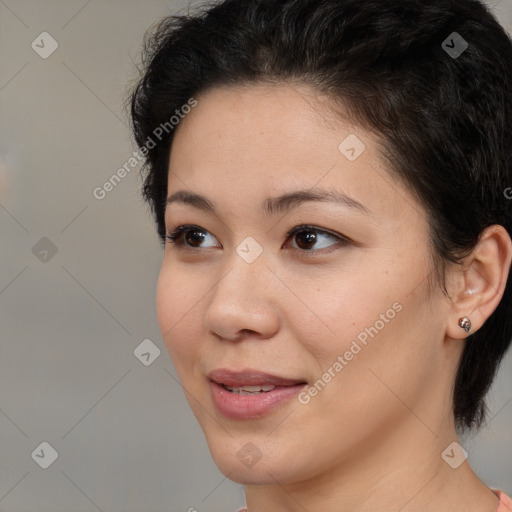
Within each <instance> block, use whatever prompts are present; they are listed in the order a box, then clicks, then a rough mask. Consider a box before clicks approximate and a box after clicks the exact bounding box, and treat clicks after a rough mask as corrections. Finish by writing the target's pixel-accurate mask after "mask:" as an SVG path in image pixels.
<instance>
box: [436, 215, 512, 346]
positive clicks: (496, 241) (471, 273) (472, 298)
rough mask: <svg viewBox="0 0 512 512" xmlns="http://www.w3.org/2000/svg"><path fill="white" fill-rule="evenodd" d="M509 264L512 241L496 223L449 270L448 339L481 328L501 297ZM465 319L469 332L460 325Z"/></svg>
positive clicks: (465, 335) (456, 337)
mask: <svg viewBox="0 0 512 512" xmlns="http://www.w3.org/2000/svg"><path fill="white" fill-rule="evenodd" d="M511 261H512V241H511V239H510V236H509V235H508V233H507V231H506V229H505V228H504V227H503V226H500V225H497V224H495V225H493V226H489V227H487V228H486V229H484V230H483V231H482V234H481V236H480V239H479V242H478V244H477V245H476V247H475V248H474V249H473V251H472V252H471V254H469V255H468V256H466V258H464V260H463V262H462V264H461V265H459V266H457V268H456V269H455V270H453V271H451V276H450V278H451V283H452V287H451V288H452V291H453V295H451V311H450V314H449V315H448V318H447V321H448V325H447V326H446V334H447V336H449V337H450V338H453V339H464V338H467V337H468V336H469V335H471V334H473V333H474V332H476V331H477V330H478V329H480V327H482V325H483V324H484V323H485V321H486V320H487V319H488V318H489V317H490V316H491V314H492V313H493V311H494V310H495V309H496V308H497V307H498V304H499V303H500V301H501V298H502V297H503V293H504V291H505V286H506V284H507V279H508V275H509V272H510V264H511ZM464 316H467V317H468V318H469V319H470V320H471V329H470V331H469V332H466V331H465V330H464V329H463V328H461V327H460V326H459V319H460V318H461V317H464Z"/></svg>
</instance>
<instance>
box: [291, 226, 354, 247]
mask: <svg viewBox="0 0 512 512" xmlns="http://www.w3.org/2000/svg"><path fill="white" fill-rule="evenodd" d="M290 237H292V239H293V240H294V241H296V245H297V249H298V250H300V251H302V252H320V251H318V249H325V248H326V247H333V246H338V247H339V246H344V245H348V244H349V243H350V241H349V240H348V239H347V238H345V237H343V236H341V235H338V234H334V233H329V232H328V231H325V230H324V229H320V228H318V227H317V226H309V225H304V226H297V227H295V228H293V229H291V230H290V231H288V233H287V235H286V238H287V239H288V238H290ZM329 238H330V239H331V240H335V242H336V243H334V244H332V243H331V244H329V243H325V242H324V243H322V244H320V246H318V245H317V246H316V249H317V250H314V251H311V250H310V249H311V248H312V246H313V247H314V245H315V244H316V243H317V242H318V241H319V240H320V241H321V240H322V239H323V240H327V239H329ZM327 252H330V251H327Z"/></svg>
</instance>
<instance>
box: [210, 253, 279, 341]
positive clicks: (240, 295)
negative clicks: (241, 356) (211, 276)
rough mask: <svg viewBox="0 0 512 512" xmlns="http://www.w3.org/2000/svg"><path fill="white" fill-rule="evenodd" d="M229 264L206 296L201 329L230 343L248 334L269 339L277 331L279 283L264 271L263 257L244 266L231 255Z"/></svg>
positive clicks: (238, 257)
mask: <svg viewBox="0 0 512 512" xmlns="http://www.w3.org/2000/svg"><path fill="white" fill-rule="evenodd" d="M229 263H230V264H229V265H228V269H227V270H225V268H224V272H223V273H222V276H221V277H220V278H219V280H218V281H217V283H216V284H215V285H214V287H213V289H212V291H211V293H210V294H208V297H209V299H210V301H209V303H208V305H207V307H206V311H205V316H204V327H205V329H206V330H207V332H210V333H214V334H216V335H217V336H219V337H220V338H221V339H224V340H230V341H238V340H240V339H242V338H244V337H247V335H248V333H249V334H250V335H251V336H253V337H260V338H270V337H272V336H273V335H274V334H275V333H276V332H277V330H278V328H279V315H278V305H279V302H278V301H279V295H280V294H279V290H277V287H278V283H279V281H278V280H277V279H276V277H275V276H274V275H273V273H272V272H271V270H270V269H269V268H268V267H267V265H266V260H265V258H264V254H261V255H260V256H259V257H258V258H257V260H256V261H253V262H252V263H247V262H246V261H244V260H243V259H242V258H241V257H240V256H239V255H238V254H236V253H235V254H234V255H233V257H232V258H231V259H230V262H229ZM281 293H282V291H281Z"/></svg>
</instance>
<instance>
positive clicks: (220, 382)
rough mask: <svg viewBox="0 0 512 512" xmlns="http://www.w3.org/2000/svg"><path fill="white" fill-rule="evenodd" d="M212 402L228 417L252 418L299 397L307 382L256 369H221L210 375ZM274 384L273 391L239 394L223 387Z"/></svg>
mask: <svg viewBox="0 0 512 512" xmlns="http://www.w3.org/2000/svg"><path fill="white" fill-rule="evenodd" d="M208 378H209V379H210V382H209V385H210V391H211V395H212V400H213V403H214V404H215V407H216V408H217V410H218V411H219V412H220V413H221V414H222V415H223V416H225V417H227V418H229V419H234V420H249V419H254V418H260V417H262V416H265V415H266V414H269V413H270V412H271V411H273V410H274V409H276V408H278V407H283V406H284V405H285V403H286V402H289V401H290V400H291V398H293V397H294V396H296V395H297V394H298V393H299V392H300V391H301V390H302V389H303V388H304V387H305V386H307V385H308V384H307V383H306V382H305V381H304V380H300V379H289V378H284V377H279V376H277V375H272V374H269V373H266V372H260V371H257V370H244V371H238V372H237V371H233V370H229V369H227V368H220V369H218V370H214V371H213V372H210V373H209V374H208ZM264 384H272V385H274V386H276V387H275V388H274V389H273V390H272V391H267V392H264V393H254V394H253V395H240V394H237V393H232V392H231V391H228V390H227V389H225V388H224V385H226V386H229V387H241V386H257V385H264Z"/></svg>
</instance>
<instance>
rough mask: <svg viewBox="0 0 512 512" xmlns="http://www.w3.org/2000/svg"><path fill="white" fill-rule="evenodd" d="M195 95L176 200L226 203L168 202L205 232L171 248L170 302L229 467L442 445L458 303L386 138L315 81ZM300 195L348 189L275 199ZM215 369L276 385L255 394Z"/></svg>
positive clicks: (270, 469) (181, 351)
mask: <svg viewBox="0 0 512 512" xmlns="http://www.w3.org/2000/svg"><path fill="white" fill-rule="evenodd" d="M197 101H198V104H197V106H196V107H195V108H193V109H192V111H191V112H190V113H189V114H188V115H187V116H186V118H185V119H184V120H183V121H181V123H180V125H179V127H178V128H177V131H176V134H175V139H174V142H173V146H172V151H171V156H170V167H169V168H170V173H169V181H168V197H170V196H172V195H173V194H175V193H176V192H178V191H184V192H186V193H187V194H197V195H200V196H203V197H204V198H206V199H207V200H208V202H209V203H211V204H212V205H213V206H214V211H213V210H207V209H206V208H204V206H205V203H204V202H203V203H201V202H197V201H196V202H195V204H193V203H190V202H187V201H183V200H175V201H172V202H170V203H169V204H168V205H167V209H166V215H165V222H166V227H167V231H168V232H169V233H171V232H173V231H174V230H175V229H176V228H177V227H178V226H182V225H185V224H188V225H190V224H192V225H193V226H195V227H192V228H189V230H190V231H189V232H188V233H185V234H182V236H180V237H179V238H178V242H181V245H180V244H179V243H178V244H174V243H173V244H171V243H167V244H166V248H165V253H164V256H163V263H162V268H161V273H160V276H159V280H158V290H157V310H158V320H159V326H160V329H161V332H162V336H163V339H164V341H165V343H166V345H167V348H168V350H169V353H170V355H171V357H172V360H173V362H174V365H175V367H176V370H177V373H178V376H179V378H180V380H181V383H182V385H183V388H184V390H185V392H186V396H187V399H188V401H189V403H190V407H191V408H192V410H193V412H194V415H195V416H196V418H197V420H198V421H199V423H200V425H201V427H202V429H203V431H204V433H205V436H206V440H207V442H208V445H209V448H210V451H211V453H212V456H213V458H214V460H215V463H216V464H217V466H218V467H219V469H220V470H221V471H222V472H223V473H224V474H225V475H227V476H229V478H230V479H232V480H234V481H237V482H240V483H243V484H251V483H269V484H274V483H276V482H280V483H281V484H285V483H293V482H299V481H304V480H306V479H311V478H315V477H319V478H321V477H322V475H327V474H329V475H331V476H334V475H336V473H337V472H342V471H343V470H344V469H343V468H347V467H350V468H354V467H355V463H356V462H358V461H361V460H363V459H364V457H366V456H372V457H373V460H374V463H375V464H377V465H378V464H379V461H381V460H382V461H383V460H386V458H387V457H388V456H390V453H381V451H379V446H381V443H382V442H383V440H384V439H386V440H387V441H388V442H387V448H386V449H387V450H390V449H394V450H397V452H395V456H397V455H398V454H399V450H400V443H401V442H402V441H403V440H404V439H410V437H409V436H415V439H416V440H417V442H418V443H420V444H421V443H431V442H432V440H433V439H434V436H433V435H432V430H431V428H429V425H430V426H431V427H432V428H434V429H435V428H437V427H438V426H439V425H440V424H441V423H442V421H443V418H444V417H445V415H446V414H448V413H449V412H450V405H451V404H450V403H449V402H448V398H449V397H448V396H447V395H446V389H447V387H448V385H447V383H448V382H449V380H450V379H451V378H452V375H451V374H450V373H449V372H448V371H447V368H448V366H449V364H448V363H447V362H446V360H445V359H446V353H445V352H443V350H441V349H442V348H443V345H445V344H444V343H443V341H444V337H445V327H446V325H445V324H446V313H447V311H448V309H447V308H448V302H447V301H446V300H445V299H443V298H442V296H441V295H440V292H439V294H438V292H437V291H435V293H434V295H433V297H432V298H431V299H430V300H428V296H427V290H428V277H429V274H431V270H432V268H431V263H430V258H429V256H428V254H429V253H428V240H429V239H428V228H427V221H426V216H425V213H424V211H423V210H422V209H421V207H420V206H419V204H418V203H417V202H416V200H415V199H413V197H412V195H411V194H410V193H409V192H408V191H407V190H406V189H404V188H402V187H401V186H400V185H399V184H398V183H397V182H396V181H395V180H394V179H392V178H391V176H390V175H389V174H388V173H387V172H386V171H385V169H384V164H383V163H382V159H380V158H379V153H378V150H377V142H376V139H375V137H374V136H372V135H371V134H370V133H369V132H366V131H364V130H363V129H361V128H360V127H358V126H354V125H351V124H348V123H346V122H343V120H338V121H335V120H334V117H333V116H332V115H329V114H328V111H327V107H326V106H325V104H323V103H321V102H320V99H319V98H318V97H316V96H315V95H314V93H313V91H312V90H310V89H308V88H306V87H305V86H302V87H300V88H298V87H292V86H285V85H282V86H277V85H263V84H262V85H254V86H251V87H247V88H242V87H231V88H222V89H220V88H218V89H214V90H211V91H209V92H207V93H205V94H203V95H201V96H200V97H198V98H197ZM347 137H348V139H347ZM361 142H362V143H364V146H365V148H363V146H361ZM299 191H300V192H305V193H306V194H310V193H313V192H314V193H315V194H318V195H319V196H321V195H323V194H326V191H330V192H335V193H337V194H338V195H339V197H343V196H342V194H344V196H346V197H347V198H349V199H346V200H345V201H343V200H342V199H340V200H339V201H338V202H335V201H333V200H327V199H326V200H324V201H319V200H311V199H310V200H302V199H304V197H302V199H301V197H300V196H297V197H295V198H294V199H291V200H283V201H281V202H279V203H277V202H276V198H278V197H280V196H287V195H288V194H295V193H296V192H299ZM269 200H273V202H272V203H270V202H269V203H267V201H269ZM356 201H357V203H356ZM201 205H202V206H203V207H201ZM266 206H267V207H266ZM303 225H308V226H310V227H309V228H307V227H305V228H302V229H301V230H299V231H298V232H297V233H296V234H293V235H291V236H287V233H288V232H289V231H290V230H291V229H292V228H295V227H297V226H303ZM311 226H312V227H311ZM450 369H452V368H451V367H450ZM216 370H220V371H218V372H217V373H214V374H213V376H212V373H211V372H214V371H216ZM229 371H231V372H232V373H231V374H230V373H229ZM258 373H264V374H270V375H272V376H275V377H279V378H282V379H288V380H287V381H279V380H272V379H271V378H270V377H265V376H263V377H262V376H261V375H258ZM210 377H212V378H214V379H215V380H217V381H221V382H224V383H225V384H228V385H230V387H232V388H234V387H237V385H238V387H240V386H241V385H243V384H246V385H250V384H253V385H263V384H265V383H266V384H268V385H269V387H265V390H267V389H271V388H272V385H277V386H276V387H275V388H273V389H272V390H271V391H261V392H258V393H255V394H248V395H246V394H239V393H234V392H231V391H228V390H226V389H224V387H223V386H221V385H219V384H214V383H212V381H211V380H210ZM272 383H273V384H272ZM278 384H280V385H278ZM252 391H254V389H253V390H252ZM440 402H441V403H442V404H443V406H442V407H440V406H439V404H440ZM412 411H414V413H413V412H412ZM404 436H406V437H404ZM400 456H402V454H400ZM406 456H407V457H409V456H410V454H403V457H406Z"/></svg>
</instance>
